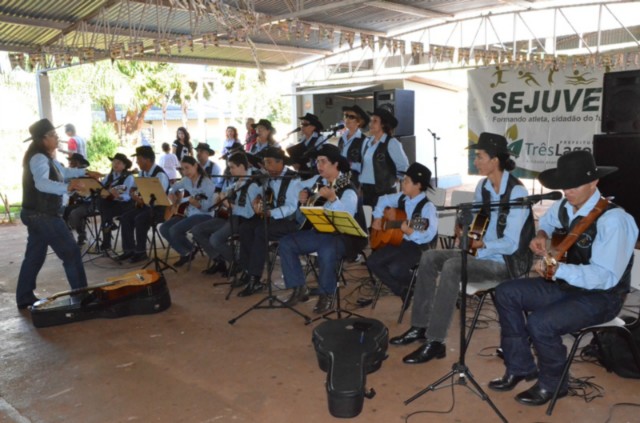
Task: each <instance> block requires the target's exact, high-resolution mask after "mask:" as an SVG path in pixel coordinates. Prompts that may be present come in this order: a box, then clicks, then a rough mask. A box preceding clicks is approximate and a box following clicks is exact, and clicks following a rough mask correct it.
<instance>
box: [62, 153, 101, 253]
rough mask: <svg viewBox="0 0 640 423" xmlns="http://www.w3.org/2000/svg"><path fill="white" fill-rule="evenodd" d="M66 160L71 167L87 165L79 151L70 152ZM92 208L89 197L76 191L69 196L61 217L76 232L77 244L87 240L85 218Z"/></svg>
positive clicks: (77, 167)
mask: <svg viewBox="0 0 640 423" xmlns="http://www.w3.org/2000/svg"><path fill="white" fill-rule="evenodd" d="M68 160H69V167H70V168H71V169H86V168H87V167H89V161H88V160H87V159H85V158H84V156H83V155H82V154H80V153H71V155H70V156H69V158H68ZM93 208H94V207H93V202H92V201H91V197H83V196H82V195H80V194H79V193H77V192H76V193H73V194H71V195H70V196H69V203H68V204H67V207H65V209H64V214H63V218H64V220H65V221H66V222H67V225H68V226H69V228H70V229H72V230H75V231H76V232H77V234H78V245H84V243H85V242H87V228H86V226H87V220H86V219H87V216H89V215H90V214H91V212H92V211H93Z"/></svg>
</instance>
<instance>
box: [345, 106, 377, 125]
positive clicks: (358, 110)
mask: <svg viewBox="0 0 640 423" xmlns="http://www.w3.org/2000/svg"><path fill="white" fill-rule="evenodd" d="M342 112H353V113H355V114H357V115H358V116H359V117H360V119H361V120H362V122H363V125H362V126H367V125H368V124H369V121H370V120H371V119H369V115H368V114H367V112H365V111H364V110H362V108H361V107H360V106H358V105H357V104H354V105H353V106H344V107H343V108H342Z"/></svg>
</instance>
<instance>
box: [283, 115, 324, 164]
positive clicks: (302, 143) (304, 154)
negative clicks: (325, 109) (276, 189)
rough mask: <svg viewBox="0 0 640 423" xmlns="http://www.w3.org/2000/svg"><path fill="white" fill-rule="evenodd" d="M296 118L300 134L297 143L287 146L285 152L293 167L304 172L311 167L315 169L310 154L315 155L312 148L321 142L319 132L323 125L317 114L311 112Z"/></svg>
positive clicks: (315, 147)
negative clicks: (298, 120) (298, 121)
mask: <svg viewBox="0 0 640 423" xmlns="http://www.w3.org/2000/svg"><path fill="white" fill-rule="evenodd" d="M298 119H300V132H302V136H301V137H300V139H299V140H298V141H299V142H298V143H297V144H295V145H293V146H291V147H289V148H287V153H288V154H289V157H291V158H292V159H293V162H294V163H293V168H294V169H295V170H302V171H305V172H306V171H309V170H311V169H313V170H314V171H315V164H314V163H313V159H312V158H311V156H312V155H313V156H315V154H313V153H314V150H316V149H317V148H318V146H319V145H320V144H321V143H322V140H323V138H322V136H321V135H320V132H322V130H323V129H324V126H323V125H322V122H320V119H318V116H316V115H312V114H311V113H307V114H305V115H304V116H302V117H300V118H298Z"/></svg>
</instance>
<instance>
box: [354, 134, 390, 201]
mask: <svg viewBox="0 0 640 423" xmlns="http://www.w3.org/2000/svg"><path fill="white" fill-rule="evenodd" d="M392 139H393V138H392V137H390V136H389V135H387V138H386V140H385V142H381V141H378V144H379V145H378V147H377V148H376V151H375V152H374V153H373V160H372V165H373V176H374V178H375V181H376V193H377V194H378V195H384V194H391V193H393V192H395V189H394V187H393V185H394V184H395V183H396V180H397V176H396V175H397V169H396V164H395V163H394V162H393V160H392V159H391V156H390V155H389V150H388V148H389V142H391V140H392ZM369 148H370V145H369V144H365V147H364V151H363V152H362V157H364V155H365V153H366V151H367V149H369ZM363 166H364V163H363Z"/></svg>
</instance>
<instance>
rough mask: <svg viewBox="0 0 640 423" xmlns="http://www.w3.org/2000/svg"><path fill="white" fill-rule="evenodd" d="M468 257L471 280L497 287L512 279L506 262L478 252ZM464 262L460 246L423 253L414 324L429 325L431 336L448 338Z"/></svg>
mask: <svg viewBox="0 0 640 423" xmlns="http://www.w3.org/2000/svg"><path fill="white" fill-rule="evenodd" d="M467 259H468V260H467V275H468V277H467V281H468V282H473V283H476V284H482V283H487V284H488V285H490V287H493V286H494V285H495V283H496V282H501V281H504V280H507V279H509V272H508V270H507V266H506V264H504V263H498V262H496V261H492V260H480V259H477V258H475V257H474V256H468V257H467ZM461 262H462V257H461V255H460V250H457V249H456V250H427V251H425V252H424V253H422V257H421V258H420V267H419V268H418V276H417V279H416V283H415V291H414V295H413V308H412V309H411V310H412V312H411V325H412V326H416V327H419V328H427V334H426V335H427V338H428V339H429V340H432V341H439V342H445V340H446V338H447V333H448V332H449V326H450V325H451V319H452V318H453V313H454V312H455V310H456V300H457V299H458V293H459V292H460V269H461V267H462V266H461ZM438 273H440V278H439V279H438Z"/></svg>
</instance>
